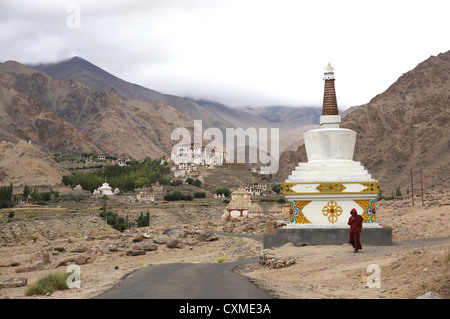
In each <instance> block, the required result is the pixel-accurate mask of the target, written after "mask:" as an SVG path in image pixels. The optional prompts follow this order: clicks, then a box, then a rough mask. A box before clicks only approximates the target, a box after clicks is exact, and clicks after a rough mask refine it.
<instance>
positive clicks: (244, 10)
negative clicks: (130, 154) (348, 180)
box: [0, 0, 450, 108]
mask: <svg viewBox="0 0 450 319" xmlns="http://www.w3.org/2000/svg"><path fill="white" fill-rule="evenodd" d="M71 4H74V5H76V6H78V7H79V9H80V28H73V27H70V26H69V25H68V19H69V18H70V15H71V14H73V13H74V12H73V10H72V11H68V10H67V9H68V7H69V5H71ZM449 7H450V5H449V4H448V1H446V0H442V1H441V0H430V1H427V2H426V4H424V3H423V2H418V1H403V0H398V1H384V0H380V1H364V2H361V1H354V0H343V1H330V0H318V1H298V0H277V1H274V0H273V1H270V0H259V1H256V0H239V1H237V0H220V1H219V0H183V1H180V0H150V1H138V0H132V1H91V0H90V1H86V0H83V1H76V0H64V1H25V0H15V1H9V2H8V3H3V4H1V8H0V27H1V28H2V30H7V32H2V33H1V34H0V46H1V47H2V50H1V52H0V60H1V61H6V60H9V59H13V60H17V61H19V62H22V63H39V62H55V61H58V60H63V59H67V58H70V57H72V56H75V55H77V56H81V57H83V58H85V59H87V60H89V61H91V62H92V63H94V64H96V65H98V66H100V67H102V68H104V69H105V70H107V71H108V72H111V73H113V74H115V75H117V76H119V77H121V78H123V79H125V80H127V81H130V82H133V83H138V84H141V85H143V86H146V87H149V88H151V89H155V90H158V91H160V92H163V93H169V94H176V95H181V96H192V97H195V98H207V99H212V100H217V101H219V102H222V103H224V104H229V105H274V104H276V105H282V104H285V105H293V106H299V105H321V103H322V101H321V99H322V94H323V82H322V70H323V69H322V68H323V67H324V66H325V65H326V64H327V63H328V62H331V63H332V64H333V65H334V66H335V75H336V79H337V80H336V88H337V97H338V103H339V104H340V106H342V108H346V107H349V106H352V105H357V104H363V103H367V102H368V101H369V100H370V99H371V98H372V97H374V96H375V95H376V94H379V93H381V92H382V91H383V90H385V89H386V88H387V87H388V86H389V85H390V84H392V83H393V82H394V81H395V80H396V79H397V78H398V77H399V76H400V75H401V74H402V73H403V72H406V71H408V70H410V69H412V68H413V67H415V66H416V65H417V64H418V63H419V62H421V61H422V60H424V59H426V58H428V57H429V56H430V55H436V54H438V53H440V52H444V51H447V50H448V49H449V48H448V44H447V43H445V41H444V39H446V37H447V34H446V31H447V29H448V27H447V25H446V24H447V22H446V21H447V17H446V14H447V12H448V9H449Z"/></svg>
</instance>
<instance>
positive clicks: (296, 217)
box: [289, 200, 311, 224]
mask: <svg viewBox="0 0 450 319" xmlns="http://www.w3.org/2000/svg"><path fill="white" fill-rule="evenodd" d="M289 203H290V204H291V207H290V209H289V221H290V222H291V224H311V222H310V221H309V220H308V219H307V218H306V217H305V215H303V212H302V209H303V208H304V207H305V206H306V205H308V204H309V203H311V201H310V200H298V201H290V202H289Z"/></svg>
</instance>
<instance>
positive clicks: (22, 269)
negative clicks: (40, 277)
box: [15, 264, 39, 274]
mask: <svg viewBox="0 0 450 319" xmlns="http://www.w3.org/2000/svg"><path fill="white" fill-rule="evenodd" d="M15 270H16V273H18V274H19V273H22V272H30V271H36V270H39V268H38V266H37V265H35V264H28V265H23V266H19V267H17V268H16V269H15Z"/></svg>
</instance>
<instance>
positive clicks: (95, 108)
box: [0, 61, 193, 158]
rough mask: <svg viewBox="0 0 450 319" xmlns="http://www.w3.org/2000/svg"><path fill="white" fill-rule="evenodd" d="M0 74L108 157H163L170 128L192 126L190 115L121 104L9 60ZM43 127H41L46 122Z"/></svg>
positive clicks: (107, 95)
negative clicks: (81, 134) (77, 131)
mask: <svg viewBox="0 0 450 319" xmlns="http://www.w3.org/2000/svg"><path fill="white" fill-rule="evenodd" d="M0 74H2V76H3V77H4V78H5V79H6V80H7V81H8V82H9V83H10V85H11V87H12V88H13V89H14V90H16V91H18V92H21V93H22V94H24V95H25V96H28V97H30V98H32V99H33V101H35V104H36V105H39V106H40V107H42V108H44V109H46V110H48V111H51V112H53V113H54V114H56V115H55V116H59V117H61V118H62V119H65V120H66V121H67V122H69V123H71V124H72V125H73V126H75V127H76V128H78V130H79V131H81V132H82V133H83V134H85V135H86V136H87V137H88V138H89V139H90V140H91V141H92V142H93V144H95V145H96V146H97V147H98V148H99V149H101V150H103V151H104V152H106V153H108V154H112V155H117V156H125V157H127V156H132V157H134V158H144V157H146V156H149V157H153V158H155V157H161V156H163V155H167V154H168V153H170V149H171V146H172V141H171V140H170V134H171V132H172V130H173V129H174V128H177V127H186V126H189V125H190V126H192V125H193V121H192V120H191V118H190V117H189V116H187V115H185V114H183V113H181V112H179V111H177V110H176V109H174V108H173V107H171V106H170V105H167V104H164V103H146V102H141V101H133V100H126V101H125V100H123V99H122V98H120V97H119V96H117V95H115V94H112V93H99V92H97V91H94V90H93V89H91V88H89V87H87V86H85V85H84V84H81V83H80V82H78V81H75V80H61V81H60V80H55V79H53V78H51V77H50V76H48V75H46V74H44V73H41V72H38V71H36V70H33V69H31V68H28V67H26V66H24V65H22V64H20V63H17V62H14V61H8V62H5V63H2V64H0ZM24 118H27V114H24ZM42 126H43V127H44V128H45V122H43V123H42ZM49 135H51V134H49ZM60 144H61V145H62V146H61V147H63V145H64V144H63V143H62V142H61V143H60ZM65 150H66V151H70V150H68V149H65ZM62 151H64V150H62Z"/></svg>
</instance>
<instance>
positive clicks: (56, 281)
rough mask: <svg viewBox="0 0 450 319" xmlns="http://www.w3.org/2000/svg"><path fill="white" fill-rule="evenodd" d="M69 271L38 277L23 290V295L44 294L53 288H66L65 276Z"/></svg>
mask: <svg viewBox="0 0 450 319" xmlns="http://www.w3.org/2000/svg"><path fill="white" fill-rule="evenodd" d="M69 276H70V273H53V274H48V275H46V276H44V277H42V278H40V279H39V280H38V281H37V282H36V283H35V284H33V285H31V286H30V287H29V288H28V289H27V291H26V292H25V296H33V295H46V294H48V293H50V294H51V293H53V292H54V291H55V290H64V289H68V288H69V287H67V278H68V277H69Z"/></svg>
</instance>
